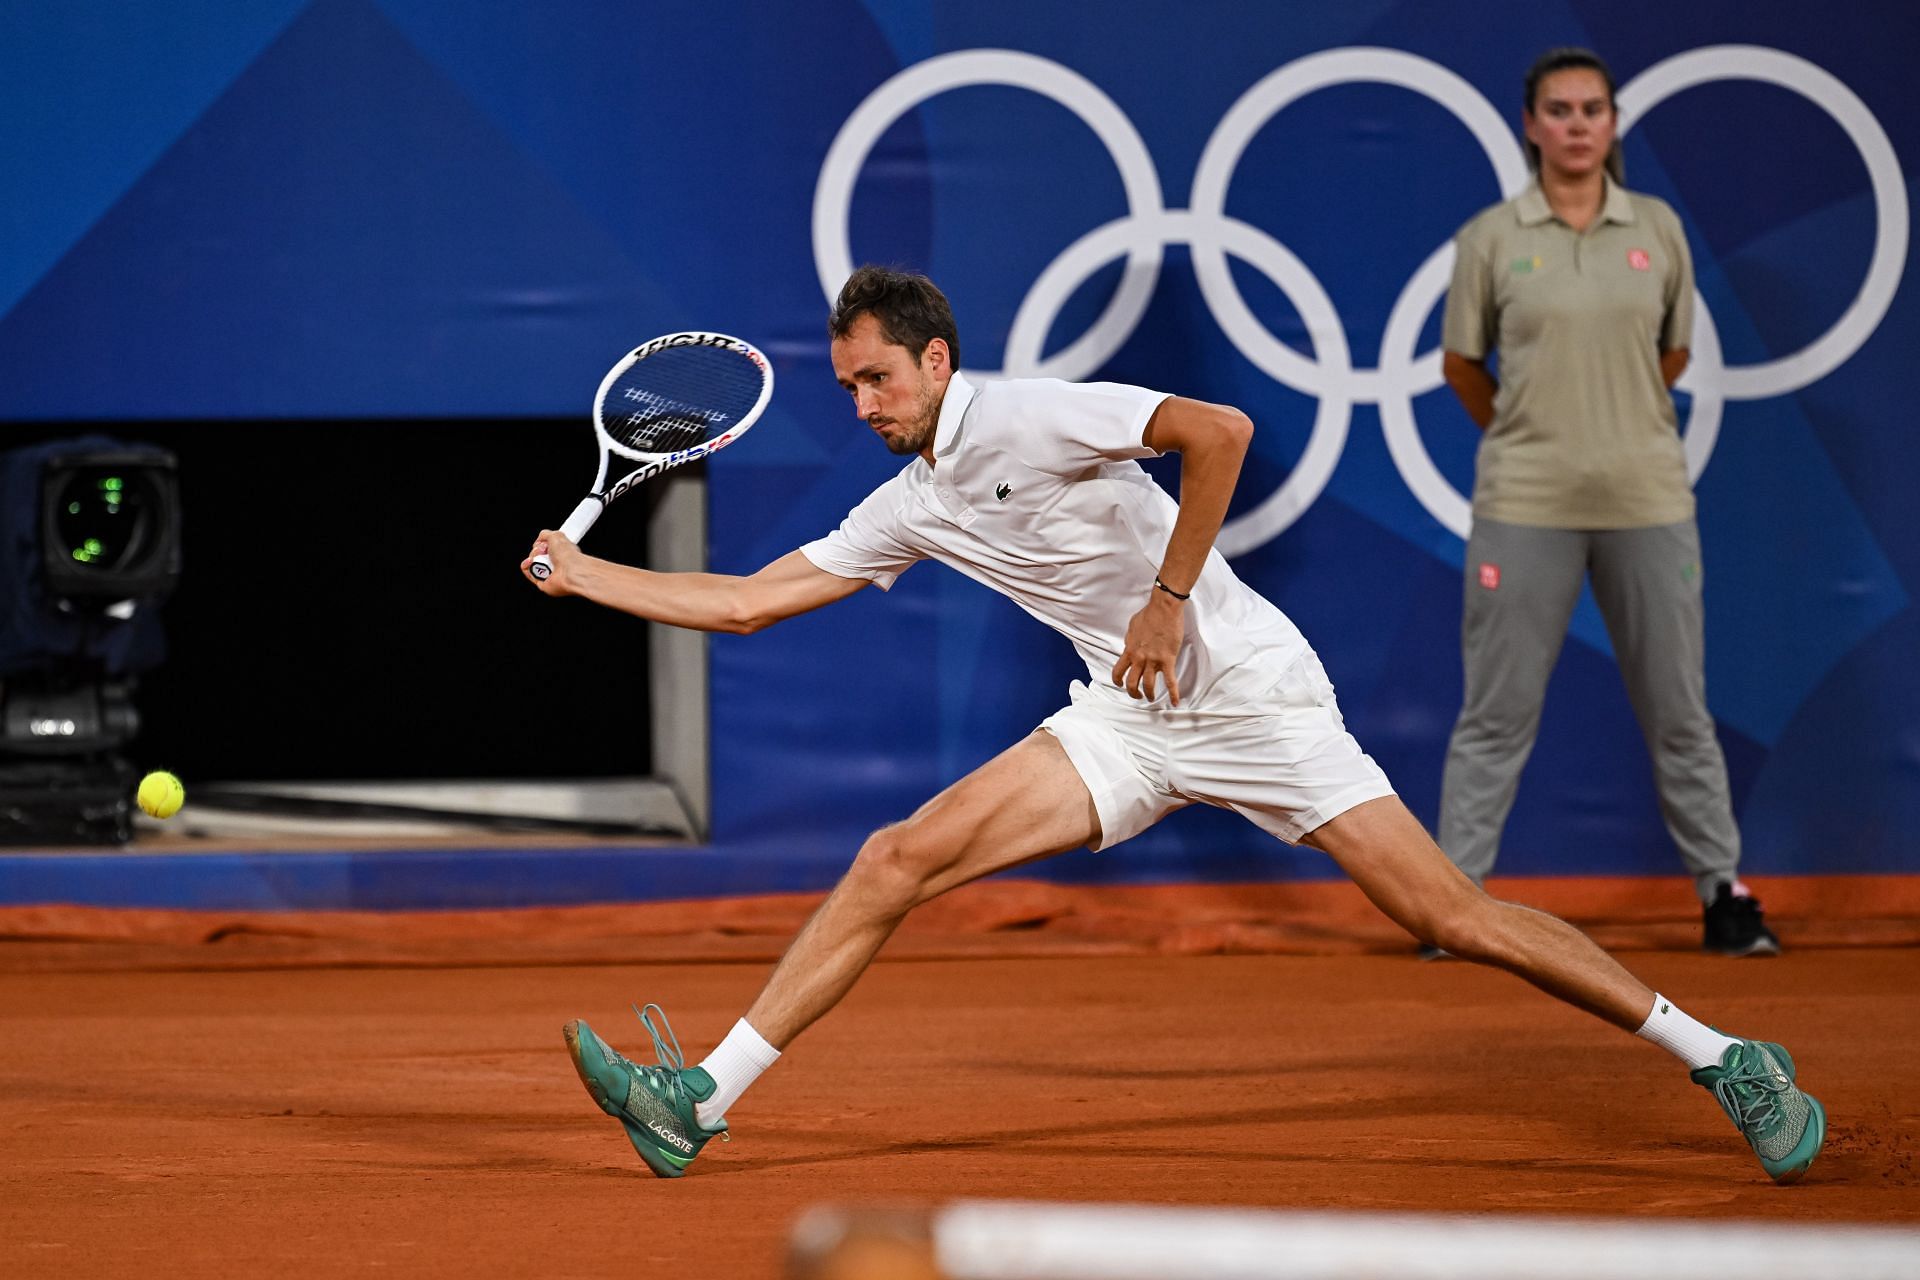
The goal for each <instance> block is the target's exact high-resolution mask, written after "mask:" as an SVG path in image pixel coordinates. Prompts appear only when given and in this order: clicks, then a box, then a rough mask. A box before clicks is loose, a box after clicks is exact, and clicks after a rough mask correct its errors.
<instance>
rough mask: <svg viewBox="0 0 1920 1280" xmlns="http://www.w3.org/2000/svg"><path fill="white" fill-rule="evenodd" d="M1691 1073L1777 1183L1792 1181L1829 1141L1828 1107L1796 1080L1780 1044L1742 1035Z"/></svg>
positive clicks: (1791, 1060) (1805, 1168) (1790, 1058)
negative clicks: (1715, 1060)
mask: <svg viewBox="0 0 1920 1280" xmlns="http://www.w3.org/2000/svg"><path fill="white" fill-rule="evenodd" d="M1692 1076H1693V1082H1694V1083H1695V1084H1697V1085H1702V1086H1704V1087H1706V1088H1708V1089H1711V1090H1713V1096H1714V1098H1715V1099H1716V1100H1717V1101H1718V1102H1719V1103H1720V1109H1721V1110H1723V1111H1725V1112H1726V1113H1727V1116H1728V1118H1729V1119H1731V1120H1732V1121H1733V1123H1734V1126H1735V1127H1736V1128H1738V1129H1739V1130H1740V1132H1741V1134H1742V1135H1743V1136H1744V1137H1745V1138H1746V1140H1747V1143H1748V1145H1750V1146H1751V1147H1752V1148H1753V1153H1754V1154H1755V1155H1757V1156H1759V1157H1760V1167H1761V1168H1762V1169H1765V1170H1766V1171H1767V1176H1768V1177H1770V1178H1772V1179H1773V1180H1774V1181H1775V1182H1793V1181H1795V1180H1796V1179H1798V1178H1799V1177H1800V1175H1801V1174H1803V1173H1805V1172H1806V1171H1807V1166H1809V1165H1811V1164H1812V1163H1813V1158H1814V1157H1815V1156H1817V1155H1819V1154H1820V1145H1821V1144H1822V1143H1824V1142H1825V1141H1826V1140H1827V1111H1826V1108H1825V1107H1822V1106H1821V1105H1820V1100H1819V1099H1818V1098H1814V1097H1811V1096H1809V1095H1808V1094H1804V1093H1802V1092H1800V1089H1799V1087H1798V1086H1796V1085H1795V1084H1794V1081H1793V1059H1792V1057H1790V1056H1789V1055H1788V1053H1787V1051H1786V1050H1785V1049H1783V1048H1781V1047H1780V1046H1779V1045H1777V1044H1772V1043H1769V1042H1768V1041H1765V1040H1742V1041H1740V1042H1739V1043H1737V1044H1735V1045H1734V1046H1733V1047H1732V1048H1730V1049H1728V1050H1727V1051H1726V1053H1725V1054H1724V1055H1723V1056H1722V1057H1721V1059H1720V1061H1719V1063H1718V1064H1717V1065H1715V1066H1711V1067H1701V1068H1700V1069H1699V1070H1697V1071H1694V1072H1693V1073H1692Z"/></svg>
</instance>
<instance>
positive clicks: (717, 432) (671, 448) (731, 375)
mask: <svg viewBox="0 0 1920 1280" xmlns="http://www.w3.org/2000/svg"><path fill="white" fill-rule="evenodd" d="M766 377H767V375H766V371H765V370H764V369H763V368H762V367H761V366H760V365H759V364H758V363H756V362H755V361H754V360H752V359H750V358H749V357H747V356H745V355H743V354H741V353H739V352H737V351H732V350H728V349H725V348H714V347H698V346H688V347H670V348H667V349H666V350H664V351H659V352H656V353H654V354H653V355H651V356H648V357H646V358H645V359H642V360H639V361H637V362H635V363H634V365H633V366H632V367H631V368H630V369H628V370H627V371H626V372H625V373H623V374H621V375H620V377H619V378H618V379H616V380H615V382H614V384H613V386H611V387H610V388H608V390H607V393H606V395H605V397H604V398H603V400H602V403H601V425H602V426H603V427H604V429H605V430H606V433H607V436H608V437H609V438H610V439H611V440H613V441H614V442H615V443H616V444H618V445H620V446H621V447H622V448H624V449H627V450H629V451H631V452H634V453H645V454H672V453H677V452H679V451H681V450H683V449H691V448H694V447H695V446H697V445H702V444H705V443H707V442H708V441H710V440H713V439H715V438H716V437H718V436H721V435H724V434H725V433H726V432H727V431H728V430H730V429H731V428H733V427H734V426H735V425H737V424H738V423H739V422H740V421H741V420H742V419H743V418H745V417H746V416H747V414H749V413H750V412H752V410H753V408H754V406H755V405H756V404H758V403H759V400H760V393H761V390H762V388H763V387H764V386H765V385H766Z"/></svg>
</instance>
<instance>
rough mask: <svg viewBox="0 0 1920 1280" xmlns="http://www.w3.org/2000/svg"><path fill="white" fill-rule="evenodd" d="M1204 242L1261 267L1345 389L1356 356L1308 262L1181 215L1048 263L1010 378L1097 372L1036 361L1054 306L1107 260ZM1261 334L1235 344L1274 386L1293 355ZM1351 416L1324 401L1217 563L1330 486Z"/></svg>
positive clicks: (1257, 236)
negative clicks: (1280, 362) (1281, 357)
mask: <svg viewBox="0 0 1920 1280" xmlns="http://www.w3.org/2000/svg"><path fill="white" fill-rule="evenodd" d="M1202 234H1204V235H1208V236H1210V237H1212V239H1213V242H1214V243H1215V244H1218V245H1219V246H1220V247H1221V249H1222V250H1223V251H1224V252H1230V253H1232V254H1233V255H1234V256H1235V257H1237V258H1240V259H1241V260H1242V261H1244V262H1247V263H1249V264H1251V265H1253V266H1255V267H1257V268H1259V269H1260V270H1261V271H1263V272H1265V273H1266V275H1267V278H1268V279H1270V280H1272V281H1273V282H1274V283H1275V284H1277V285H1279V286H1280V289H1281V291H1282V292H1283V293H1285V294H1286V295H1287V300H1288V301H1289V302H1291V303H1292V304H1293V307H1294V309H1295V310H1296V311H1297V312H1299V314H1300V318H1301V319H1302V320H1303V321H1305V322H1306V325H1307V329H1308V331H1309V332H1310V333H1312V334H1313V340H1314V355H1315V357H1316V358H1317V360H1318V365H1317V367H1321V368H1327V367H1331V369H1332V370H1333V373H1334V376H1333V378H1332V379H1331V381H1332V382H1333V383H1334V384H1335V385H1341V386H1343V385H1345V383H1346V381H1347V379H1346V377H1345V376H1344V375H1345V374H1346V372H1347V371H1348V370H1349V369H1350V368H1351V367H1352V357H1351V355H1350V354H1349V352H1348V351H1347V332H1346V329H1345V328H1344V327H1343V326H1342V325H1341V324H1340V316H1339V313H1338V312H1336V311H1335V310H1334V308H1333V299H1331V298H1329V297H1328V296H1327V293H1326V290H1324V289H1322V288H1321V287H1320V282H1319V281H1318V280H1317V279H1315V278H1314V275H1313V273H1312V272H1311V271H1308V270H1307V268H1306V266H1305V264H1303V263H1302V262H1301V261H1300V259H1298V258H1296V257H1295V256H1294V255H1293V252H1292V250H1290V249H1288V248H1287V247H1286V246H1285V245H1283V244H1281V243H1280V242H1279V241H1278V240H1275V239H1274V238H1273V237H1272V236H1270V235H1268V234H1267V233H1266V232H1264V231H1262V230H1260V229H1259V228H1258V227H1254V226H1250V225H1249V224H1247V223H1244V222H1241V221H1239V220H1238V219H1235V218H1226V217H1221V216H1215V217H1212V218H1202V217H1200V216H1199V215H1197V214H1195V213H1193V212H1191V211H1190V210H1185V209H1172V210H1166V211H1163V212H1161V213H1158V214H1155V215H1153V216H1151V217H1145V218H1139V217H1136V218H1121V219H1118V220H1117V221H1114V222H1109V223H1108V224H1107V225H1106V226H1104V227H1100V228H1098V229H1096V230H1094V231H1090V232H1088V233H1087V234H1086V235H1084V236H1082V237H1080V239H1078V240H1076V241H1074V243H1073V244H1072V245H1070V246H1068V248H1067V249H1066V251H1065V252H1063V253H1062V254H1061V255H1060V256H1059V257H1057V258H1055V259H1054V260H1053V261H1052V262H1051V263H1049V264H1048V266H1047V269H1046V270H1045V271H1043V272H1041V273H1040V278H1039V279H1038V280H1036V281H1034V284H1033V288H1031V289H1029V290H1028V291H1027V296H1026V299H1025V300H1024V301H1023V302H1022V303H1021V304H1020V310H1019V312H1018V313H1016V314H1015V316H1014V318H1013V326H1012V328H1011V329H1009V330H1008V333H1007V358H1006V365H1007V370H1008V372H1009V374H1011V375H1013V376H1017V377H1056V378H1067V379H1069V380H1072V379H1077V378H1082V377H1085V376H1086V375H1087V374H1089V373H1091V372H1093V370H1094V369H1096V368H1098V367H1099V366H1098V364H1097V363H1096V364H1095V365H1093V366H1091V367H1087V368H1083V367H1082V366H1081V365H1080V364H1079V363H1078V362H1077V360H1076V358H1075V357H1074V356H1073V353H1072V352H1071V351H1063V352H1061V353H1060V354H1058V355H1056V356H1054V357H1053V358H1052V359H1051V360H1048V359H1044V358H1043V357H1042V351H1041V344H1043V343H1044V342H1045V341H1046V338H1047V332H1048V330H1050V329H1051V328H1052V327H1053V322H1054V319H1055V318H1056V317H1057V316H1058V315H1059V314H1060V308H1061V307H1062V306H1063V305H1065V303H1066V300H1067V299H1068V298H1070V297H1072V296H1073V291H1074V290H1075V289H1077V288H1079V287H1080V285H1081V284H1082V283H1083V282H1085V280H1086V279H1087V277H1089V276H1091V275H1092V274H1093V273H1094V272H1095V271H1096V270H1098V269H1099V268H1100V267H1101V265H1103V264H1104V263H1107V262H1111V261H1112V260H1113V259H1114V258H1115V257H1116V256H1117V255H1119V254H1120V253H1121V252H1123V251H1125V252H1129V253H1131V252H1133V251H1135V250H1136V249H1137V248H1138V246H1139V245H1140V244H1142V243H1143V242H1145V241H1146V240H1148V239H1149V238H1151V239H1152V241H1153V242H1154V243H1155V244H1181V243H1186V244H1192V243H1193V241H1194V238H1195V237H1196V236H1198V235H1202ZM1215 314H1216V315H1217V314H1218V313H1217V312H1216V313H1215ZM1259 333H1260V335H1261V337H1262V338H1263V339H1264V341H1261V342H1258V343H1256V344H1255V345H1254V347H1253V349H1252V350H1249V349H1248V348H1247V347H1245V346H1242V345H1241V344H1240V343H1239V342H1237V341H1236V342H1235V344H1234V345H1235V346H1236V347H1239V348H1240V351H1241V354H1243V355H1245V356H1246V357H1247V359H1249V360H1251V361H1252V362H1253V363H1254V364H1255V365H1256V366H1257V367H1258V368H1259V369H1260V370H1261V371H1262V372H1264V373H1266V374H1267V375H1268V376H1269V377H1272V378H1276V379H1277V378H1279V377H1280V374H1279V373H1278V371H1277V370H1276V354H1275V353H1276V349H1277V350H1278V351H1281V352H1285V353H1286V354H1287V355H1288V356H1294V353H1293V351H1292V349H1291V348H1288V347H1286V346H1285V345H1284V344H1283V343H1281V342H1280V341H1279V340H1277V339H1275V338H1273V337H1272V335H1270V334H1268V333H1267V331H1266V329H1265V328H1260V329H1259ZM1294 358H1296V359H1297V358H1298V357H1297V356H1295V357H1294ZM1352 409H1353V402H1352V399H1351V398H1350V397H1348V396H1347V395H1346V394H1344V393H1343V392H1340V391H1328V392H1325V393H1324V394H1322V395H1321V396H1320V407H1319V410H1318V411H1317V412H1316V413H1315V414H1314V419H1313V430H1312V433H1311V434H1310V435H1309V436H1308V437H1307V447H1306V449H1305V451H1304V452H1302V453H1301V455H1300V460H1299V461H1298V462H1296V463H1294V465H1293V469H1292V470H1291V471H1290V472H1289V473H1288V474H1287V478H1286V481H1285V482H1284V483H1283V484H1281V486H1280V487H1279V488H1278V489H1276V490H1274V491H1273V492H1272V493H1271V494H1269V495H1268V496H1267V497H1266V498H1265V499H1263V500H1262V501H1261V502H1260V503H1259V505H1258V506H1256V507H1254V508H1253V509H1252V510H1251V511H1247V512H1244V513H1242V514H1241V515H1239V516H1236V517H1234V518H1233V519H1231V520H1229V521H1227V522H1226V523H1225V524H1224V525H1222V526H1221V529H1220V533H1219V536H1218V537H1216V538H1215V539H1214V546H1216V547H1217V548H1219V550H1220V554H1221V555H1223V556H1237V555H1240V554H1241V553H1243V552H1247V551H1251V550H1253V549H1254V548H1255V547H1259V546H1262V545H1264V544H1265V543H1267V542H1269V541H1271V540H1272V539H1274V538H1275V537H1277V536H1279V534H1280V533H1281V532H1282V531H1284V530H1285V529H1286V528H1287V527H1288V526H1289V525H1291V524H1292V523H1293V522H1294V521H1295V520H1297V519H1299V518H1300V516H1301V514H1302V513H1303V512H1305V511H1306V509H1307V508H1308V507H1310V506H1312V505H1313V503H1314V500H1315V499H1317V498H1318V497H1319V496H1320V493H1321V491H1322V490H1323V489H1325V488H1326V487H1327V481H1328V480H1329V479H1330V478H1331V477H1332V475H1333V469H1334V467H1335V466H1337V465H1338V464H1339V462H1340V453H1341V451H1342V450H1343V449H1344V448H1345V447H1346V443H1347V424H1348V422H1349V421H1350V419H1351V416H1352Z"/></svg>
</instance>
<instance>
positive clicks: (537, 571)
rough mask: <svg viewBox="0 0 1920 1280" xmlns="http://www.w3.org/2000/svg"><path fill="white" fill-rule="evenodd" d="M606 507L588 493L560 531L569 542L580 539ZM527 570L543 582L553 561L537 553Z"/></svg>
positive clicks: (551, 570)
mask: <svg viewBox="0 0 1920 1280" xmlns="http://www.w3.org/2000/svg"><path fill="white" fill-rule="evenodd" d="M606 507H607V504H606V503H605V502H603V501H601V500H600V499H599V498H597V497H594V496H592V495H591V494H589V495H588V496H587V497H584V498H582V499H580V505H579V506H577V507H575V508H574V509H573V514H572V515H570V516H568V517H567V521H566V523H565V524H563V525H561V526H560V532H561V533H563V534H565V535H566V537H567V541H569V542H578V541H580V539H582V538H584V537H586V536H587V530H589V529H591V528H593V522H594V521H595V520H598V519H599V518H600V513H601V512H602V511H604V510H606ZM527 572H528V573H531V574H532V575H533V576H534V577H536V578H538V579H539V580H540V581H542V582H545V581H546V580H547V577H548V575H549V574H551V573H552V572H553V561H552V560H550V559H548V558H547V556H546V555H545V553H542V554H540V555H537V556H535V557H534V558H533V563H532V564H530V565H528V566H527Z"/></svg>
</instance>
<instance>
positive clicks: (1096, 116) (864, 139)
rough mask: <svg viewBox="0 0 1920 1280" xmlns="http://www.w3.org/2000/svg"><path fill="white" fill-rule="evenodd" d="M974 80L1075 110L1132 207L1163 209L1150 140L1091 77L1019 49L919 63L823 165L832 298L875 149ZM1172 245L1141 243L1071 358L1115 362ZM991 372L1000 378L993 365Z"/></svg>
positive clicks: (849, 270) (847, 262)
mask: <svg viewBox="0 0 1920 1280" xmlns="http://www.w3.org/2000/svg"><path fill="white" fill-rule="evenodd" d="M974 85H1008V86H1011V87H1013V88H1016V89H1030V90H1032V91H1033V92H1034V93H1038V94H1041V95H1043V96H1045V97H1048V98H1051V99H1053V101H1055V102H1057V103H1059V104H1060V105H1061V106H1063V107H1065V108H1066V109H1067V110H1069V111H1071V112H1073V114H1074V115H1076V116H1078V117H1079V118H1080V121H1081V123H1083V124H1085V125H1086V126H1087V127H1088V128H1089V129H1091V130H1093V132H1094V134H1095V135H1096V136H1097V137H1098V138H1099V139H1100V141H1101V142H1102V143H1103V144H1105V146H1106V148H1107V154H1108V155H1109V156H1111V157H1112V159H1113V163H1114V167H1115V168H1116V169H1118V170H1119V172H1120V183H1121V186H1122V187H1123V188H1124V189H1125V191H1126V193H1127V209H1128V211H1129V212H1130V213H1132V214H1134V215H1135V216H1138V215H1140V214H1143V213H1149V214H1151V213H1158V212H1160V210H1161V207H1162V201H1161V196H1160V175H1159V174H1158V172H1156V171H1155V169H1154V167H1153V156H1152V155H1151V154H1150V153H1149V152H1148V151H1147V144H1146V143H1145V142H1144V141H1142V140H1141V137H1140V134H1139V131H1138V130H1136V129H1135V128H1134V127H1133V122H1132V121H1131V120H1129V119H1127V115H1126V113H1125V112H1124V111H1122V110H1120V108H1119V106H1118V105H1117V104H1116V103H1115V102H1114V101H1113V99H1112V98H1109V97H1108V96H1107V95H1106V94H1105V93H1102V92H1101V91H1100V88H1099V87H1098V86H1097V85H1095V84H1094V83H1093V82H1092V81H1091V80H1089V79H1087V78H1086V77H1085V76H1083V75H1081V74H1080V73H1079V72H1077V71H1073V70H1070V69H1069V68H1067V67H1063V66H1061V65H1060V64H1059V63H1057V62H1052V61H1049V60H1048V59H1046V58H1042V57H1038V56H1036V55H1034V54H1031V53H1021V52H1019V51H1017V50H1013V49H968V50H964V51H962V52H959V53H948V54H942V55H941V56H939V57H937V58H929V59H927V60H926V61H925V62H920V63H915V64H914V65H913V66H911V67H908V68H906V69H905V70H903V71H901V72H899V73H897V74H896V75H894V76H893V77H892V78H891V79H889V80H887V81H886V83H884V84H882V85H881V86H880V87H879V88H877V89H875V90H874V91H873V92H872V93H871V94H869V95H868V96H867V99H866V101H864V102H862V103H861V104H860V105H859V106H858V107H856V108H855V109H854V112H853V114H852V115H850V116H848V117H847V122H846V123H845V124H843V125H841V126H840V132H839V133H838V134H837V135H835V137H834V139H833V145H832V146H831V147H829V148H828V149H827V158H826V160H825V162H824V163H823V164H822V165H821V166H820V183H819V185H818V186H817V187H815V188H814V193H813V260H814V264H815V266H816V267H817V268H818V270H819V272H820V287H821V288H822V289H824V290H825V291H826V295H827V301H828V303H829V304H831V303H832V302H833V301H834V299H835V298H837V297H839V294H840V286H841V285H843V284H845V283H846V281H847V277H848V276H850V275H852V274H853V245H852V237H851V232H850V230H849V227H848V222H849V219H850V217H851V215H852V212H853V188H854V184H855V183H856V182H857V181H858V180H859V177H860V169H861V167H862V166H863V165H865V163H866V160H867V155H868V153H869V152H871V151H872V150H873V146H874V144H875V143H876V142H878V141H879V140H880V136H881V135H882V134H884V133H885V132H886V131H887V130H888V129H889V128H891V127H892V125H893V122H894V121H895V120H898V119H899V118H900V117H901V116H902V115H904V114H906V113H907V112H908V111H911V110H913V108H915V107H917V106H919V105H920V104H921V103H922V102H925V101H926V100H927V99H928V98H932V97H936V96H937V95H939V94H942V93H945V92H947V91H948V90H950V89H964V88H968V87H971V86H974ZM1162 248H1163V246H1161V245H1159V244H1153V245H1136V246H1134V247H1133V248H1132V250H1131V252H1130V254H1129V260H1128V263H1127V271H1126V274H1125V276H1124V277H1123V278H1122V281H1121V286H1120V288H1119V289H1118V290H1116V291H1115V292H1114V296H1113V298H1112V299H1111V300H1110V301H1109V302H1108V303H1107V308H1106V310H1105V311H1103V312H1102V313H1101V315H1100V318H1099V319H1098V320H1096V321H1095V322H1094V325H1093V327H1092V328H1091V329H1089V330H1088V331H1087V332H1086V333H1085V334H1082V335H1081V337H1080V339H1079V340H1078V341H1076V342H1075V343H1074V344H1073V345H1072V346H1071V347H1069V348H1067V350H1066V351H1065V352H1063V353H1062V355H1063V356H1064V355H1071V356H1072V357H1073V362H1074V363H1076V364H1078V363H1085V362H1087V361H1088V360H1089V359H1090V360H1091V364H1090V367H1092V368H1098V367H1099V366H1100V365H1102V364H1104V363H1105V362H1106V361H1108V360H1110V359H1112V357H1113V353H1114V352H1116V351H1118V350H1119V349H1120V345H1121V344H1122V343H1124V342H1125V341H1126V340H1127V337H1128V335H1130V334H1131V333H1132V332H1133V330H1134V327H1135V326H1136V325H1138V324H1139V323H1140V317H1141V316H1143V315H1145V314H1146V310H1147V304H1148V303H1149V302H1151V301H1152V300H1153V286H1154V284H1155V282H1156V281H1157V280H1158V279H1159V274H1160V260H1161V250H1162ZM981 372H982V373H983V376H992V374H991V371H981Z"/></svg>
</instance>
